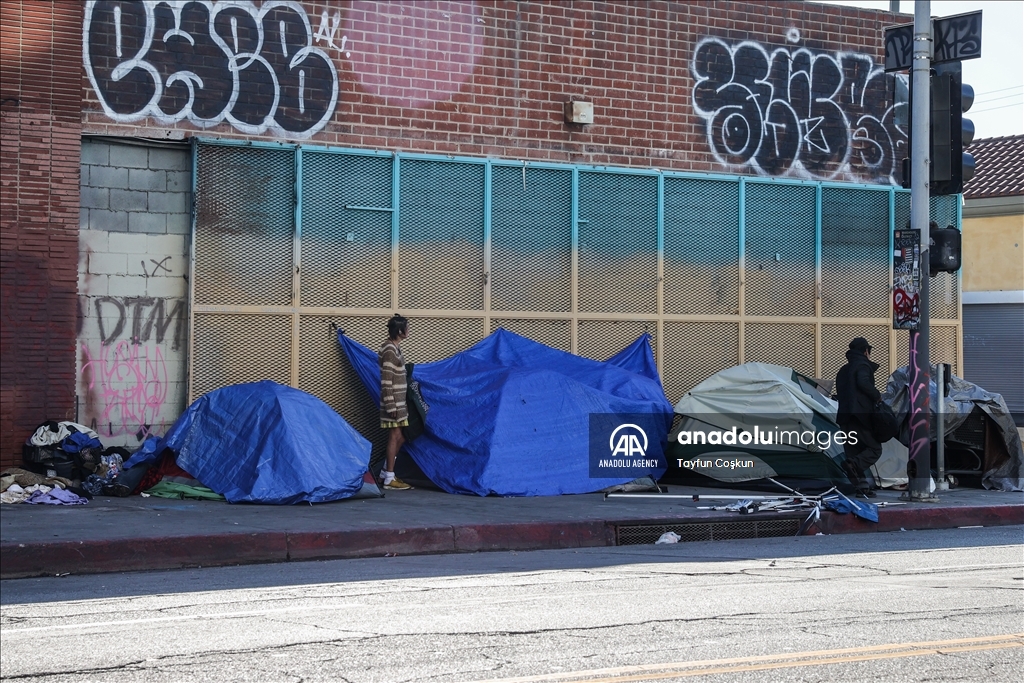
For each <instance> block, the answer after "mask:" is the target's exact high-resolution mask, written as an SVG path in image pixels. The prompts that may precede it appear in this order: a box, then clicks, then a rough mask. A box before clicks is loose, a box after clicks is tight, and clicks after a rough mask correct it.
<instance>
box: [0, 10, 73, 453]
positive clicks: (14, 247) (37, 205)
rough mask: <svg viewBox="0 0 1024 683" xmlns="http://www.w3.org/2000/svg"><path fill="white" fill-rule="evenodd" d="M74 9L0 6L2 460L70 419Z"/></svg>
mask: <svg viewBox="0 0 1024 683" xmlns="http://www.w3.org/2000/svg"><path fill="white" fill-rule="evenodd" d="M82 8H83V5H82V4H81V3H78V2H68V3H61V6H60V10H59V11H55V10H54V5H53V3H51V2H50V1H49V0H35V1H32V0H26V1H22V2H3V3H0V45H2V46H3V48H2V50H0V73H2V74H3V77H2V79H0V467H6V466H8V465H15V464H18V463H20V462H21V445H22V443H24V441H25V439H26V438H27V437H28V436H30V435H31V433H32V430H33V429H35V427H36V426H37V425H38V424H39V423H40V422H42V421H44V420H47V419H57V420H63V419H67V418H73V417H74V416H75V352H74V349H75V289H76V279H77V278H76V273H75V268H74V263H75V258H76V254H77V252H78V169H79V153H80V145H81V130H82V120H81V105H82V72H81V68H80V67H79V64H81V59H82Z"/></svg>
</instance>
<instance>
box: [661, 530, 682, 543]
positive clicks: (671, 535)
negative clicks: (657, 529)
mask: <svg viewBox="0 0 1024 683" xmlns="http://www.w3.org/2000/svg"><path fill="white" fill-rule="evenodd" d="M682 538H683V537H682V536H680V535H679V534H677V533H676V532H674V531H666V532H665V533H663V534H662V535H661V537H660V538H659V539H658V540H657V541H655V542H654V544H655V545H662V544H666V543H679V541H680V540H681V539H682Z"/></svg>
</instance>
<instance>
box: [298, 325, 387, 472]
mask: <svg viewBox="0 0 1024 683" xmlns="http://www.w3.org/2000/svg"><path fill="white" fill-rule="evenodd" d="M332 322H333V323H334V324H335V325H337V326H338V328H339V329H342V330H344V331H345V334H347V335H348V336H349V337H351V338H352V339H354V340H356V341H357V342H359V343H360V344H363V345H365V346H368V347H370V348H371V349H374V350H376V349H378V348H379V347H380V344H381V343H382V342H383V341H384V339H385V338H386V337H387V318H385V317H377V318H345V317H335V318H332V317H329V316H317V315H304V316H302V319H301V323H300V325H301V331H300V339H301V344H300V348H299V351H300V357H299V358H300V361H299V388H300V389H302V390H303V391H308V392H309V393H311V394H313V395H314V396H317V397H318V398H320V399H321V400H323V401H324V402H325V403H327V405H329V406H331V407H332V408H334V410H335V411H337V412H338V414H340V415H341V416H342V417H343V418H345V420H346V421H347V422H348V423H349V424H350V425H352V426H353V427H354V428H355V429H356V431H358V432H359V433H360V434H362V435H363V436H365V437H366V438H368V439H369V440H370V441H371V442H372V443H373V447H374V454H375V455H377V454H380V453H383V450H384V447H385V445H386V432H385V431H384V430H382V429H380V412H379V411H378V410H377V407H376V405H375V404H374V402H373V400H372V399H371V398H370V396H369V394H368V393H367V391H366V389H365V387H363V383H362V382H361V381H360V380H359V377H357V376H356V373H355V370H353V369H352V365H351V364H350V363H349V361H348V358H346V357H345V352H344V351H342V349H341V345H340V344H339V343H338V339H337V336H336V335H335V332H334V329H333V328H332V327H331V323H332Z"/></svg>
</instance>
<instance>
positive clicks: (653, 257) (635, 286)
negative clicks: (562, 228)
mask: <svg viewBox="0 0 1024 683" xmlns="http://www.w3.org/2000/svg"><path fill="white" fill-rule="evenodd" d="M578 254H579V255H578V260H579V284H578V287H579V310H581V311H589V312H607V313H655V312H657V306H658V179H657V178H655V177H653V176H642V175H633V174H627V173H592V172H586V173H580V174H579V247H578Z"/></svg>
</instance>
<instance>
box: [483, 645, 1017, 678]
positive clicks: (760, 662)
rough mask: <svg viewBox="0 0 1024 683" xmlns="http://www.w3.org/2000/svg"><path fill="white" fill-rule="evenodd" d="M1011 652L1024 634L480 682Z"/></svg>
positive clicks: (672, 675)
mask: <svg viewBox="0 0 1024 683" xmlns="http://www.w3.org/2000/svg"><path fill="white" fill-rule="evenodd" d="M1010 647H1024V633H1010V634H1006V635H1000V636H987V637H980V638H959V639H956V640H935V641H923V642H912V643H893V644H888V645H871V646H866V647H851V648H843V649H837V650H815V651H810V652H791V653H785V654H778V655H762V656H753V657H734V658H729V659H705V660H694V661H689V662H673V663H668V664H641V665H638V666H624V667H615V668H608V669H591V670H589V671H574V672H560V673H551V674H540V675H536V676H522V677H517V678H501V679H492V680H490V681H483V682H481V683H540V682H541V681H551V682H568V681H581V682H585V683H628V682H630V681H648V680H656V679H667V678H686V677H690V676H705V675H709V674H719V673H732V672H741V671H762V670H766V669H784V668H789V667H800V666H822V665H826V664H842V663H846V662H865V661H871V660H879V659H896V658H900V657H921V656H924V655H935V654H945V653H950V652H974V651H980V650H997V649H1002V648H1010ZM595 676H605V678H594V677H595Z"/></svg>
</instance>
